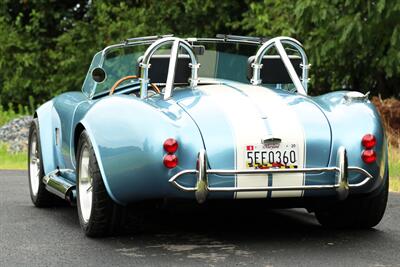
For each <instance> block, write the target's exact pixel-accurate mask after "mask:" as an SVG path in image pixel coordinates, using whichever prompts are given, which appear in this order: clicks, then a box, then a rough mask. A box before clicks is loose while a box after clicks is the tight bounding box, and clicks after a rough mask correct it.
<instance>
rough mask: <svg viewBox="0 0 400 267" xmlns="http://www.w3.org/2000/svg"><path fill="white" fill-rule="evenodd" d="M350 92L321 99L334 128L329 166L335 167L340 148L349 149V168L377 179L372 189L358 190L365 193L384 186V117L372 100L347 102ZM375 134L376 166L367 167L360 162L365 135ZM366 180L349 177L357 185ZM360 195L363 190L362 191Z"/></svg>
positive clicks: (385, 154) (368, 165)
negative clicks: (353, 167)
mask: <svg viewBox="0 0 400 267" xmlns="http://www.w3.org/2000/svg"><path fill="white" fill-rule="evenodd" d="M345 93H347V92H342V91H339V92H333V93H329V94H326V95H324V96H321V97H319V99H318V100H317V102H319V103H320V104H321V107H322V108H323V109H324V112H325V114H326V116H327V117H328V119H329V122H330V124H331V127H332V140H333V141H332V149H331V151H332V152H331V156H330V159H331V160H330V164H329V165H330V166H335V164H336V163H335V161H336V157H335V155H336V153H337V150H338V148H339V147H340V146H344V147H345V148H346V150H347V156H348V164H349V166H358V167H361V168H364V169H365V170H367V171H368V172H370V173H371V174H372V175H373V176H374V177H375V178H376V179H375V183H373V184H370V188H369V189H368V190H366V188H362V189H355V190H354V191H357V190H362V192H366V191H372V190H374V189H376V188H377V187H378V186H379V185H381V184H382V182H383V179H384V177H385V175H384V173H385V171H386V166H387V164H386V163H387V142H386V137H385V131H384V128H383V126H382V122H381V118H380V115H379V113H378V112H377V110H376V108H375V106H374V105H373V104H372V103H371V102H370V101H366V102H364V101H354V102H346V101H345V100H344V94H345ZM369 133H370V134H373V135H375V137H376V139H377V144H376V146H375V148H374V150H375V151H376V153H377V160H376V162H375V163H373V164H366V163H364V162H363V161H362V159H361V153H362V151H363V149H364V147H363V146H362V144H361V139H362V137H363V136H364V135H365V134H369ZM363 179H364V177H362V175H360V174H349V181H350V182H351V183H358V182H360V181H361V180H363ZM360 192H361V191H360Z"/></svg>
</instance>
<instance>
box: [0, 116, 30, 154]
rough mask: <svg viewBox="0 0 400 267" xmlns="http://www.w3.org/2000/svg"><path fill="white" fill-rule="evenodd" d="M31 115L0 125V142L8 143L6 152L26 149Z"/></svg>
mask: <svg viewBox="0 0 400 267" xmlns="http://www.w3.org/2000/svg"><path fill="white" fill-rule="evenodd" d="M31 122H32V116H23V117H20V118H17V119H14V120H12V121H10V122H9V123H7V124H5V125H3V126H2V127H0V143H6V144H8V152H10V153H17V152H23V151H27V149H28V137H29V127H30V125H31Z"/></svg>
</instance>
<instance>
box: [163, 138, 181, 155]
mask: <svg viewBox="0 0 400 267" xmlns="http://www.w3.org/2000/svg"><path fill="white" fill-rule="evenodd" d="M164 149H165V151H167V152H168V153H170V154H172V153H175V152H176V151H177V150H178V142H177V141H176V140H175V139H174V138H168V139H167V140H165V142H164Z"/></svg>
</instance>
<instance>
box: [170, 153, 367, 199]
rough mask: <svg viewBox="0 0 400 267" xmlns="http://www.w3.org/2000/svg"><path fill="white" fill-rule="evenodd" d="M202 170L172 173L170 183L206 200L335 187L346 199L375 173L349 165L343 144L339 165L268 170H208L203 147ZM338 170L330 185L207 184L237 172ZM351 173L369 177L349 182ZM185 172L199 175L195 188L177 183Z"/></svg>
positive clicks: (341, 196)
mask: <svg viewBox="0 0 400 267" xmlns="http://www.w3.org/2000/svg"><path fill="white" fill-rule="evenodd" d="M198 162H199V164H198V165H199V166H198V168H199V170H194V169H192V170H183V171H180V172H178V173H177V174H175V175H174V176H172V177H171V178H170V179H169V180H168V182H169V183H171V184H172V185H173V186H175V187H176V188H177V189H179V190H181V191H184V192H195V195H196V199H197V201H198V202H199V203H203V202H204V201H205V199H206V197H207V195H208V192H257V191H286V190H289V191H290V190H324V189H336V191H337V194H338V197H339V199H341V200H343V199H345V198H346V197H347V196H348V193H349V187H360V186H363V185H364V184H366V183H367V182H368V181H369V180H371V179H373V176H372V175H371V174H370V173H369V172H368V171H366V170H364V169H362V168H359V167H347V153H346V149H345V148H344V147H340V148H339V149H338V152H337V166H336V167H322V168H300V169H266V170H224V169H207V156H206V151H205V150H204V149H202V150H200V152H199V155H198ZM320 172H335V173H336V183H335V184H331V185H303V186H279V187H276V186H265V187H240V188H239V187H210V186H209V185H208V175H209V174H217V175H235V174H272V173H320ZM348 172H357V173H361V174H363V175H365V176H366V178H365V179H364V180H363V181H361V182H360V183H357V184H349V183H348ZM186 174H197V183H196V186H195V187H187V186H183V185H181V184H179V183H178V181H177V180H178V179H179V178H180V177H182V176H183V175H186Z"/></svg>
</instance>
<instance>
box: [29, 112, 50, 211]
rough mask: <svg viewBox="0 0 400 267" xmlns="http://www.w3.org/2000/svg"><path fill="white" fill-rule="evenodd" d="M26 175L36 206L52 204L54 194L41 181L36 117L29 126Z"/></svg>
mask: <svg viewBox="0 0 400 267" xmlns="http://www.w3.org/2000/svg"><path fill="white" fill-rule="evenodd" d="M28 176H29V191H30V195H31V200H32V203H33V204H34V205H35V206H36V207H47V206H51V205H52V204H54V202H55V201H56V196H54V195H52V194H51V193H50V192H49V191H47V190H46V185H45V184H44V183H43V181H42V179H43V176H44V170H43V162H42V152H41V149H40V138H39V122H38V120H37V119H36V118H35V119H33V121H32V123H31V126H30V128H29V142H28Z"/></svg>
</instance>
